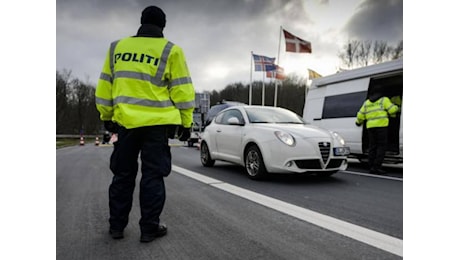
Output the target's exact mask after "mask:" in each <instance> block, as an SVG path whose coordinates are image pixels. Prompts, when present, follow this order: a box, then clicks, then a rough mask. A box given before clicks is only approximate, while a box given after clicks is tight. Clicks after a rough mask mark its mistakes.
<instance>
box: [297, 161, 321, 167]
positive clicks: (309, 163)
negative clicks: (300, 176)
mask: <svg viewBox="0 0 460 260" xmlns="http://www.w3.org/2000/svg"><path fill="white" fill-rule="evenodd" d="M294 162H295V164H296V165H297V167H299V168H300V169H321V162H320V161H319V160H317V159H312V160H296V161H294Z"/></svg>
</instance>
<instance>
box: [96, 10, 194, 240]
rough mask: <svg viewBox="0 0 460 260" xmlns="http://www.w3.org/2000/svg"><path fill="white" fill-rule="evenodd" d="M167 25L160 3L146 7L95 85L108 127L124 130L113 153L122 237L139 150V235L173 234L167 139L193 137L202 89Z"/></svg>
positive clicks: (115, 210) (114, 222) (114, 221)
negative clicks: (167, 215)
mask: <svg viewBox="0 0 460 260" xmlns="http://www.w3.org/2000/svg"><path fill="white" fill-rule="evenodd" d="M165 25H166V15H165V14H164V12H163V11H162V10H161V9H160V8H158V7H156V6H149V7H147V8H145V9H144V10H143V11H142V15H141V26H140V28H139V29H138V31H137V34H136V35H135V36H131V37H126V38H123V39H121V40H117V41H114V42H112V44H111V45H110V48H109V50H108V52H107V57H106V60H105V63H104V66H103V68H102V73H101V76H100V78H99V82H98V85H97V88H96V107H97V110H98V111H99V113H100V118H101V120H102V121H104V126H105V128H106V129H107V131H110V132H113V133H117V134H118V140H117V141H116V142H115V143H114V150H113V153H112V155H111V157H110V169H111V171H112V173H113V179H112V183H111V184H110V187H109V208H110V217H109V224H110V229H109V233H110V234H111V236H112V238H114V239H120V238H123V237H124V233H123V232H124V229H125V227H126V226H127V225H128V217H129V213H130V211H131V206H132V200H133V192H134V187H135V181H136V175H137V171H138V158H139V154H140V161H141V163H142V165H141V172H142V178H141V181H140V185H139V187H140V194H139V200H140V208H141V219H140V221H139V226H140V231H141V232H140V233H141V236H140V241H141V242H150V241H152V240H153V239H155V238H156V237H161V236H164V235H165V234H166V233H167V227H166V225H164V224H162V223H160V214H161V212H162V210H163V206H164V204H165V200H166V194H165V184H164V179H163V178H164V177H166V176H168V175H169V173H170V172H171V151H170V147H169V145H168V139H169V138H175V137H178V138H179V140H181V141H186V140H187V139H188V138H189V137H190V127H191V125H192V122H193V110H194V107H195V90H194V87H193V85H192V80H191V76H190V73H189V70H188V67H187V63H186V59H185V55H184V53H183V50H182V49H181V48H180V47H179V46H178V45H176V44H174V43H172V42H170V41H168V40H167V39H166V38H164V36H163V28H164V27H165ZM109 29H111V28H109ZM112 29H113V28H112Z"/></svg>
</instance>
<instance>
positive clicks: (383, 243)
mask: <svg viewBox="0 0 460 260" xmlns="http://www.w3.org/2000/svg"><path fill="white" fill-rule="evenodd" d="M172 170H173V171H175V172H177V173H180V174H182V175H185V176H187V177H190V178H192V179H195V180H197V181H200V182H203V183H205V184H208V185H210V186H213V187H215V188H218V189H221V190H224V191H227V192H229V193H232V194H234V195H237V196H239V197H241V198H245V199H248V200H250V201H253V202H255V203H258V204H260V205H263V206H266V207H268V208H271V209H274V210H277V211H279V212H282V213H285V214H288V215H290V216H293V217H295V218H298V219H300V220H303V221H306V222H309V223H312V224H314V225H317V226H319V227H322V228H325V229H328V230H331V231H333V232H336V233H339V234H341V235H344V236H347V237H350V238H352V239H355V240H357V241H360V242H363V243H366V244H368V245H371V246H374V247H376V248H380V249H382V250H384V251H387V252H390V253H392V254H395V255H398V256H401V257H402V256H403V240H402V239H399V238H395V237H392V236H389V235H386V234H383V233H379V232H377V231H374V230H371V229H368V228H364V227H361V226H358V225H355V224H351V223H349V222H346V221H342V220H339V219H336V218H333V217H330V216H327V215H324V214H321V213H318V212H315V211H312V210H309V209H305V208H302V207H299V206H296V205H293V204H289V203H286V202H284V201H281V200H277V199H274V198H271V197H268V196H265V195H262V194H259V193H255V192H253V191H249V190H246V189H243V188H240V187H237V186H235V185H231V184H228V183H226V182H222V181H219V180H216V179H213V178H210V177H207V176H204V175H202V174H199V173H197V172H193V171H190V170H187V169H184V168H181V167H178V166H176V165H173V166H172Z"/></svg>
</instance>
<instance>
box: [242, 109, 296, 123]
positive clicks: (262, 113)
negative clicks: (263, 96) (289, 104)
mask: <svg viewBox="0 0 460 260" xmlns="http://www.w3.org/2000/svg"><path fill="white" fill-rule="evenodd" d="M246 112H247V115H248V118H249V122H251V123H279V124H284V123H290V124H305V122H304V121H303V119H302V118H301V117H299V116H298V115H297V114H296V113H294V112H291V111H289V110H287V109H272V108H246Z"/></svg>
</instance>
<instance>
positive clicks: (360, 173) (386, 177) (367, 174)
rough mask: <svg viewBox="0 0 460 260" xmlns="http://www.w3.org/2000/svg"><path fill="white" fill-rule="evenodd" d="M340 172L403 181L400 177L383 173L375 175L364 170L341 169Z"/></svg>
mask: <svg viewBox="0 0 460 260" xmlns="http://www.w3.org/2000/svg"><path fill="white" fill-rule="evenodd" d="M341 172H345V173H349V174H354V175H361V176H367V177H372V178H380V179H387V180H394V181H403V179H402V178H396V177H391V176H385V175H375V174H369V173H365V172H352V171H341Z"/></svg>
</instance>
